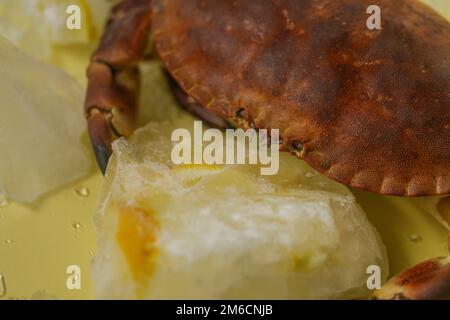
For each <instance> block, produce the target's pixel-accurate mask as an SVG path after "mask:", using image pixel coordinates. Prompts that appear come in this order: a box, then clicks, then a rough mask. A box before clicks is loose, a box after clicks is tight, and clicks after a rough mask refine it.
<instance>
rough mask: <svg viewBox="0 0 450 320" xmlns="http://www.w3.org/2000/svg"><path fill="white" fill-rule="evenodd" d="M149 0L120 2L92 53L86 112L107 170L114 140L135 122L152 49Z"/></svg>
mask: <svg viewBox="0 0 450 320" xmlns="http://www.w3.org/2000/svg"><path fill="white" fill-rule="evenodd" d="M150 3H151V0H125V1H122V2H120V3H119V4H117V5H116V6H115V7H114V8H113V10H112V13H111V17H110V19H109V21H108V23H107V25H106V28H105V31H104V34H103V36H102V39H101V42H100V46H99V48H98V49H97V50H96V51H95V52H94V53H93V55H92V57H91V63H90V65H89V68H88V88H87V94H86V101H85V106H84V113H85V117H86V119H87V122H88V132H89V137H90V139H91V142H92V146H93V148H94V152H95V156H96V158H97V162H98V164H99V166H100V169H101V170H102V172H103V173H105V170H106V167H107V164H108V160H109V157H110V156H111V153H112V147H111V143H112V142H113V141H114V140H115V139H117V138H118V137H121V136H124V137H128V136H129V135H130V134H131V133H132V132H133V130H134V127H135V119H136V113H137V104H138V103H137V100H138V97H139V70H138V63H139V61H140V60H141V59H143V58H144V57H145V53H146V50H147V49H148V48H147V44H148V35H149V30H150V16H151V6H150Z"/></svg>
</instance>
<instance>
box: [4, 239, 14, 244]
mask: <svg viewBox="0 0 450 320" xmlns="http://www.w3.org/2000/svg"><path fill="white" fill-rule="evenodd" d="M5 243H6V244H11V243H13V241H12V240H11V239H6V240H5Z"/></svg>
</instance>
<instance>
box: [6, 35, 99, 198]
mask: <svg viewBox="0 0 450 320" xmlns="http://www.w3.org/2000/svg"><path fill="white" fill-rule="evenodd" d="M83 96H84V93H83V91H82V89H81V88H80V86H79V85H78V84H77V83H76V82H74V81H73V80H72V79H70V78H69V77H68V76H67V75H66V74H65V73H64V72H62V71H60V70H58V69H56V68H54V67H51V66H48V65H45V64H42V63H40V62H38V61H37V60H35V59H34V58H32V57H30V56H28V55H26V54H24V53H22V52H20V51H19V50H17V49H16V48H14V47H13V46H12V44H11V43H9V42H8V41H7V40H6V39H4V38H2V37H0V195H2V194H3V195H6V197H7V198H10V199H13V200H16V201H20V202H26V203H28V202H32V201H34V200H36V199H37V198H38V197H39V196H40V195H42V194H43V193H45V192H47V191H50V190H52V189H54V188H56V187H58V186H61V185H63V184H65V183H68V182H70V181H72V180H74V179H76V178H79V177H81V176H83V175H85V174H86V173H87V172H88V171H89V169H90V167H91V159H90V156H89V153H88V149H87V147H86V146H85V145H84V144H83V143H82V141H81V136H82V132H83V131H84V129H85V121H84V119H83V116H82V105H83Z"/></svg>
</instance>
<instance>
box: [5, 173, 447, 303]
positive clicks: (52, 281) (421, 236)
mask: <svg viewBox="0 0 450 320" xmlns="http://www.w3.org/2000/svg"><path fill="white" fill-rule="evenodd" d="M102 180H103V177H102V176H101V175H100V174H96V173H93V174H92V175H91V176H89V177H87V178H86V179H83V180H81V181H78V182H76V183H74V184H72V185H69V186H67V187H65V188H62V189H61V190H58V191H57V192H53V193H51V194H49V195H47V196H46V197H44V198H43V199H42V200H41V201H40V202H39V203H37V204H35V205H34V206H24V205H19V204H16V203H8V204H6V206H4V207H2V208H0V273H1V274H2V275H3V278H4V286H5V293H4V295H3V297H2V299H29V298H31V297H32V296H33V294H34V298H51V297H57V298H64V299H78V298H85V299H91V298H94V296H93V290H92V289H93V287H92V280H91V278H90V261H91V259H92V255H93V254H94V252H95V232H94V227H93V224H92V215H93V213H94V210H95V206H96V198H97V195H98V193H99V191H100V188H101V185H102ZM355 193H356V195H357V198H358V200H359V202H360V204H361V205H362V206H363V208H364V209H365V211H366V212H367V214H368V215H369V218H370V220H371V221H372V222H373V223H374V225H375V226H376V227H377V229H378V230H379V232H380V233H381V236H382V238H383V241H384V243H385V244H386V247H387V250H388V254H389V258H390V265H391V273H396V272H398V271H399V270H401V269H403V268H405V267H407V266H410V265H412V264H414V263H416V262H419V261H421V260H423V259H426V258H430V257H433V256H438V255H445V254H446V252H447V243H446V239H447V236H446V234H447V232H446V230H445V229H444V228H443V227H441V225H440V224H438V223H437V222H436V221H435V220H434V218H432V217H431V216H429V215H428V214H427V213H425V212H423V211H422V210H421V209H418V208H417V207H415V206H413V205H412V204H411V203H409V201H408V200H406V199H400V198H392V197H383V196H378V195H372V194H369V193H365V192H360V191H356V192H355ZM70 265H78V266H80V268H81V285H82V286H81V290H69V289H67V287H66V281H67V278H68V277H69V275H68V274H66V269H67V267H68V266H70ZM0 292H1V290H0Z"/></svg>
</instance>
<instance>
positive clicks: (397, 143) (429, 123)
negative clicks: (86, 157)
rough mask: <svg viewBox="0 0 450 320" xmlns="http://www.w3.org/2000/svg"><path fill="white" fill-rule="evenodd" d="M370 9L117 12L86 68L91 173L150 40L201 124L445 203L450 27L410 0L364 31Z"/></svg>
mask: <svg viewBox="0 0 450 320" xmlns="http://www.w3.org/2000/svg"><path fill="white" fill-rule="evenodd" d="M371 4H372V2H371V1H368V0H339V1H336V0H265V1H254V0H234V1H231V0H230V1H224V0H208V1H206V0H199V1H194V0H189V1H185V0H125V1H122V2H121V3H120V4H119V5H118V6H117V7H115V9H114V10H113V13H112V16H111V18H110V20H109V23H108V25H107V27H106V31H105V33H104V35H103V37H102V40H101V44H100V47H99V49H98V50H97V51H96V52H95V53H94V54H93V56H92V60H91V64H90V66H89V70H88V77H89V86H88V92H87V98H86V104H85V115H86V118H87V120H88V129H89V135H90V138H91V141H92V144H93V147H94V150H95V153H96V156H97V160H98V162H99V165H100V167H101V169H102V170H103V171H104V170H105V168H106V165H107V162H108V159H109V156H110V154H111V146H110V144H111V142H112V141H113V140H114V139H115V138H116V137H118V136H128V135H129V134H130V133H131V132H132V131H133V128H134V120H135V118H136V114H137V99H138V91H139V73H138V68H137V64H138V62H139V61H140V60H141V59H143V58H145V57H146V54H147V52H148V43H149V41H148V39H149V37H150V36H151V38H152V39H153V41H154V43H155V47H156V50H157V53H158V56H159V57H160V59H161V60H162V63H163V65H164V66H165V69H166V71H167V72H168V74H169V76H170V77H171V78H172V79H173V84H174V91H175V93H176V95H177V97H178V98H179V100H180V102H182V104H183V105H184V106H185V107H186V108H187V109H188V110H190V111H192V112H193V113H195V114H197V115H198V116H200V117H201V118H203V119H205V120H207V121H208V122H210V123H212V124H214V125H217V126H228V125H229V124H237V125H239V126H241V127H244V128H248V127H254V128H277V129H279V130H280V136H281V138H282V139H281V149H282V150H284V151H291V152H292V153H294V154H296V155H297V156H298V157H300V158H302V159H304V160H305V161H306V162H308V163H309V164H310V165H311V166H312V167H314V168H315V169H316V170H318V171H319V172H321V173H323V174H325V175H327V176H329V177H330V178H333V179H335V180H338V181H340V182H342V183H344V184H347V185H349V186H352V187H355V188H360V189H365V190H369V191H373V192H377V193H382V194H391V195H402V196H419V195H434V194H448V193H450V143H449V141H450V109H449V107H450V90H449V89H450V77H449V74H450V24H449V23H448V22H447V21H446V20H445V19H444V18H442V17H440V16H439V15H438V14H436V13H435V12H434V11H432V10H431V9H429V8H428V7H426V6H425V5H423V4H421V3H420V2H418V1H416V0H396V1H391V0H379V1H377V4H378V5H379V6H380V7H381V10H382V17H383V20H382V22H383V23H382V29H381V30H368V29H367V27H366V20H367V17H368V16H367V14H366V10H367V8H368V7H369V6H370V5H371ZM442 268H445V270H446V271H445V272H444V273H442V274H443V275H444V276H443V277H440V278H439V279H440V283H442V281H444V282H445V281H447V282H446V283H449V282H450V274H449V272H448V270H449V268H450V267H449V265H448V264H446V265H445V266H442ZM431 283H432V284H434V285H437V284H436V282H431ZM446 290H447V291H446V294H448V291H449V288H448V286H447V287H446ZM430 292H435V291H433V290H431V291H430ZM436 292H439V293H440V294H442V292H441V291H439V290H438V291H436ZM427 297H433V295H428V296H427Z"/></svg>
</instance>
